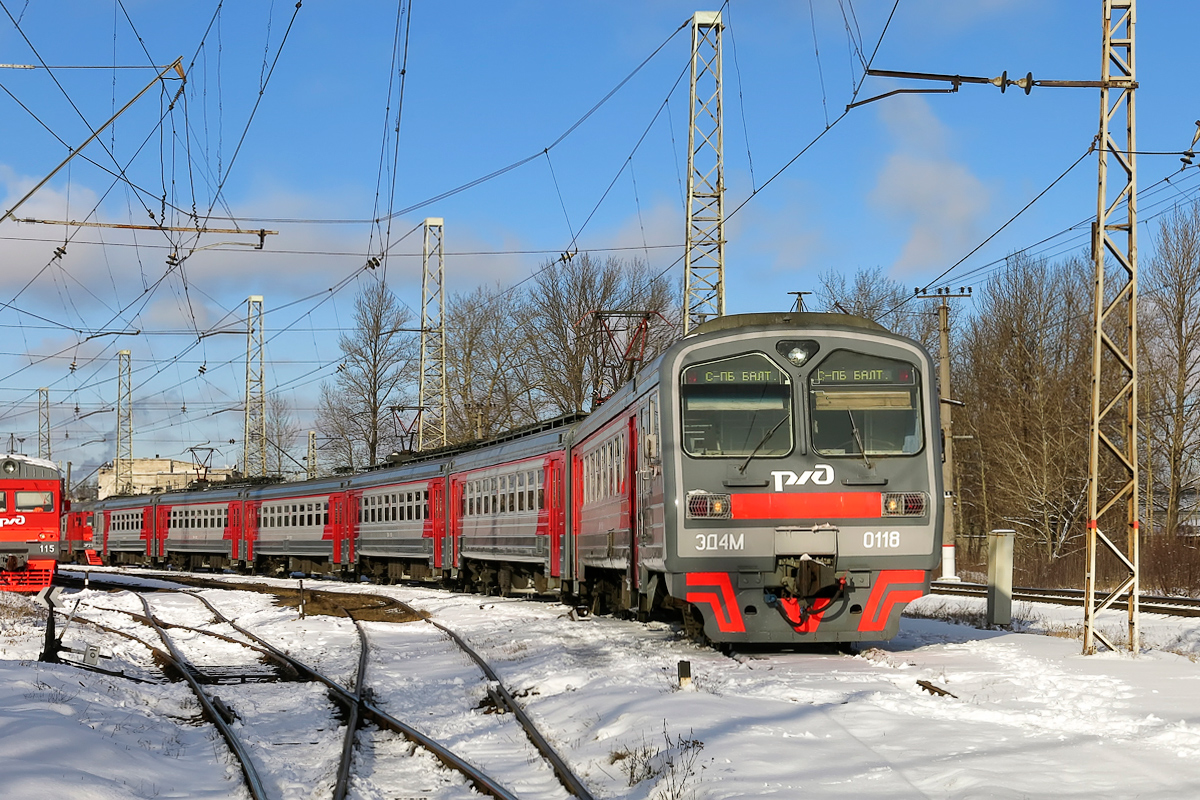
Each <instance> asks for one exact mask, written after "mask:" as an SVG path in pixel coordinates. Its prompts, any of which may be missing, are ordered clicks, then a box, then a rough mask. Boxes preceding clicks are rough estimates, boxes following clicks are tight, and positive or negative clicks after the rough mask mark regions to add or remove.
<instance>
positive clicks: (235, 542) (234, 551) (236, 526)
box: [224, 500, 246, 561]
mask: <svg viewBox="0 0 1200 800" xmlns="http://www.w3.org/2000/svg"><path fill="white" fill-rule="evenodd" d="M224 536H225V538H226V539H228V540H229V557H230V559H232V560H234V561H242V560H245V558H246V542H245V540H244V539H243V538H242V504H241V502H240V501H238V500H235V501H233V502H232V503H230V504H229V519H227V520H226V521H225V531H224Z"/></svg>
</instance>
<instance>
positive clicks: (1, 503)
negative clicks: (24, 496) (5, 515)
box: [0, 492, 8, 511]
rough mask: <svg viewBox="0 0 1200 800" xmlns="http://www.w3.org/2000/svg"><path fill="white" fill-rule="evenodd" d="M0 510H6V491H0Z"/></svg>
mask: <svg viewBox="0 0 1200 800" xmlns="http://www.w3.org/2000/svg"><path fill="white" fill-rule="evenodd" d="M0 511H8V492H0Z"/></svg>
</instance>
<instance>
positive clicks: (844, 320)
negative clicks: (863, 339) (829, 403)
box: [694, 311, 890, 335]
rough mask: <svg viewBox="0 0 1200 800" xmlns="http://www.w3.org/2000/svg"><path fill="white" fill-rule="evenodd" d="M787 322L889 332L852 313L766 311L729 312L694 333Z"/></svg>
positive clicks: (810, 326) (786, 323)
mask: <svg viewBox="0 0 1200 800" xmlns="http://www.w3.org/2000/svg"><path fill="white" fill-rule="evenodd" d="M776 325H786V326H789V327H793V328H842V329H845V330H867V331H873V332H877V333H879V332H882V333H890V331H888V329H887V328H885V327H883V326H882V325H880V324H879V323H878V322H874V321H873V320H869V319H867V318H866V317H857V316H855V315H853V314H825V313H820V312H815V311H786V312H763V313H757V314H726V315H725V316H723V317H717V318H715V319H710V320H709V321H708V322H705V323H702V324H700V325H697V326H696V329H695V331H694V333H695V334H697V335H698V334H702V333H716V332H717V331H726V330H730V329H733V328H747V327H752V326H753V327H768V326H776Z"/></svg>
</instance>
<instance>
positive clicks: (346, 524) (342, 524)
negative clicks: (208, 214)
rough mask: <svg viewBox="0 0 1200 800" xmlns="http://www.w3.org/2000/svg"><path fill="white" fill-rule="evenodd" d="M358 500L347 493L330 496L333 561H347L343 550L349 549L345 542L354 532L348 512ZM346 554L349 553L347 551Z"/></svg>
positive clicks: (341, 562) (336, 562)
mask: <svg viewBox="0 0 1200 800" xmlns="http://www.w3.org/2000/svg"><path fill="white" fill-rule="evenodd" d="M356 502H357V498H354V497H349V496H347V495H346V494H342V493H338V494H331V495H330V496H329V515H330V520H331V521H332V522H333V530H332V531H331V533H332V534H333V563H335V564H344V563H346V562H345V560H344V558H343V555H344V554H343V550H344V549H348V548H347V545H346V544H345V543H346V542H347V540H348V539H349V538H350V535H351V533H352V530H351V529H352V528H353V527H354V526H352V525H351V524H350V521H349V517H350V515H349V514H348V513H347V512H348V511H349V510H350V508H351V507H353V506H354V505H355V504H356ZM345 555H346V556H348V555H349V554H348V553H346V554H345Z"/></svg>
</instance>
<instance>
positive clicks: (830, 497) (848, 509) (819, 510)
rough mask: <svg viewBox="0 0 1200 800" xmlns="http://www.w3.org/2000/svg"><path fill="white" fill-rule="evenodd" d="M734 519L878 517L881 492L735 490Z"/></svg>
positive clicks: (881, 509)
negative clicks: (763, 492) (750, 492)
mask: <svg viewBox="0 0 1200 800" xmlns="http://www.w3.org/2000/svg"><path fill="white" fill-rule="evenodd" d="M729 509H730V512H731V514H732V516H733V518H734V519H804V518H818V519H822V520H826V519H878V518H879V517H881V516H883V495H881V494H880V493H879V492H803V493H801V492H796V493H781V494H735V495H732V496H731V497H730V499H729Z"/></svg>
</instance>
